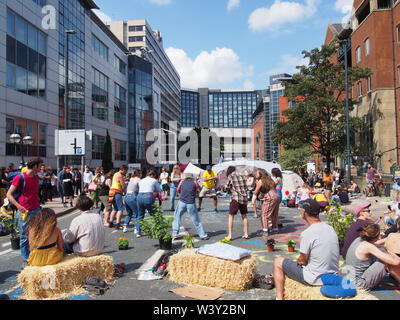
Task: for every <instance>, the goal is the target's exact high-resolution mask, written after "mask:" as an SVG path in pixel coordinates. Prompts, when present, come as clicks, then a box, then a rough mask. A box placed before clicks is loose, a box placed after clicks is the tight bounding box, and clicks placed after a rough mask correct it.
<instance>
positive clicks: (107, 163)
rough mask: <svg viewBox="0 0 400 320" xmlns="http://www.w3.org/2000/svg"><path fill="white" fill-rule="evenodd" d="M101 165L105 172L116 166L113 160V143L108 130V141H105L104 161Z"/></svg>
mask: <svg viewBox="0 0 400 320" xmlns="http://www.w3.org/2000/svg"><path fill="white" fill-rule="evenodd" d="M101 166H102V167H103V168H104V172H108V171H110V170H112V169H113V168H114V164H113V161H112V144H111V138H110V134H109V133H108V130H107V136H106V142H105V143H104V152H103V162H102V163H101Z"/></svg>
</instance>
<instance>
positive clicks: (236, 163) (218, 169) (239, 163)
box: [212, 160, 282, 174]
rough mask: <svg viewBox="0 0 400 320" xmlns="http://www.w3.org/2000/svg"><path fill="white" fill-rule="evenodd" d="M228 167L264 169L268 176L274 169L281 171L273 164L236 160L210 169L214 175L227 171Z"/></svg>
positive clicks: (277, 165) (279, 167)
mask: <svg viewBox="0 0 400 320" xmlns="http://www.w3.org/2000/svg"><path fill="white" fill-rule="evenodd" d="M229 166H235V167H236V166H246V167H254V168H260V169H265V170H266V171H267V172H268V174H271V170H272V169H274V168H278V169H279V170H282V168H281V166H280V165H279V164H278V163H275V162H267V161H260V160H236V161H227V162H223V163H219V164H216V165H215V166H214V167H213V168H212V169H213V170H214V171H215V173H217V174H218V173H219V172H221V171H224V170H226V169H228V167H229Z"/></svg>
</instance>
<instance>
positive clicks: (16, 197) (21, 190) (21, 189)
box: [8, 171, 25, 211]
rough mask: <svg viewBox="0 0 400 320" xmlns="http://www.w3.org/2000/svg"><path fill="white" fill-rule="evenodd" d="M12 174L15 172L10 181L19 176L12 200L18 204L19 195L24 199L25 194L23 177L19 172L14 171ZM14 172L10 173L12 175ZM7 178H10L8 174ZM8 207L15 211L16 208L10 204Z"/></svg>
mask: <svg viewBox="0 0 400 320" xmlns="http://www.w3.org/2000/svg"><path fill="white" fill-rule="evenodd" d="M14 172H15V174H14V175H13V178H12V180H13V179H14V178H15V177H16V176H17V175H19V176H20V177H21V181H20V185H19V186H18V187H17V190H16V191H15V192H14V194H13V197H14V199H15V200H17V202H19V198H20V196H21V194H22V195H23V196H24V197H25V192H24V191H25V177H24V175H23V174H22V173H21V172H18V171H14ZM14 172H12V173H14ZM8 178H10V174H9V175H8ZM12 180H11V181H10V183H9V188H10V186H11V183H12ZM21 182H22V187H21ZM10 206H11V209H12V210H13V211H16V210H17V208H16V207H15V206H14V205H13V204H12V203H11V202H10Z"/></svg>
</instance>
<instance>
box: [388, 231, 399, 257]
mask: <svg viewBox="0 0 400 320" xmlns="http://www.w3.org/2000/svg"><path fill="white" fill-rule="evenodd" d="M385 246H386V249H387V250H388V251H390V252H392V253H396V254H400V233H391V234H389V236H388V237H387V239H386V242H385Z"/></svg>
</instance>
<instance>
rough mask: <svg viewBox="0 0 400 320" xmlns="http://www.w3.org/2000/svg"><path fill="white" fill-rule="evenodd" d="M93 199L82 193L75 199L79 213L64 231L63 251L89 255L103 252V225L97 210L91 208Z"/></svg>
mask: <svg viewBox="0 0 400 320" xmlns="http://www.w3.org/2000/svg"><path fill="white" fill-rule="evenodd" d="M93 204H94V203H93V200H92V199H90V198H89V197H87V196H85V195H82V196H79V197H78V200H77V201H76V208H77V209H79V210H80V211H81V215H80V216H78V217H76V218H75V219H74V220H72V222H71V225H70V227H69V229H68V230H67V231H66V232H65V233H64V236H63V239H64V251H65V253H75V254H77V255H79V256H84V257H91V256H96V255H98V254H100V253H102V252H103V249H104V226H103V222H102V220H101V216H100V215H99V214H98V213H97V210H91V209H92V207H93Z"/></svg>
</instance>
